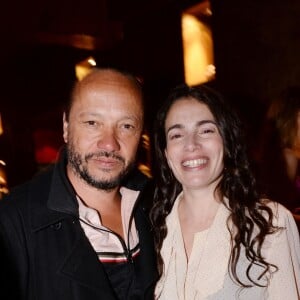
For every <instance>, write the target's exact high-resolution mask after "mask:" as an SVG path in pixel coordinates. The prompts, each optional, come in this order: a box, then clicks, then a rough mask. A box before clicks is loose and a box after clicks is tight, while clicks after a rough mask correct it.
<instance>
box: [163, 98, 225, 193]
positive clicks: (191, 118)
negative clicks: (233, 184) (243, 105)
mask: <svg viewBox="0 0 300 300" xmlns="http://www.w3.org/2000/svg"><path fill="white" fill-rule="evenodd" d="M165 133H166V149H165V154H166V158H167V160H168V164H169V166H170V168H171V170H172V171H173V173H174V176H175V177H176V178H177V180H178V181H179V182H180V183H181V184H182V186H183V189H186V188H190V189H202V188H207V187H212V188H213V189H214V188H215V186H216V185H217V184H218V182H219V180H220V177H221V174H222V170H223V166H224V165H223V153H224V146H223V141H222V138H221V135H220V133H219V130H218V128H217V125H216V123H215V120H214V117H213V115H212V113H211V112H210V110H209V108H208V107H207V106H206V105H205V104H204V103H201V102H199V101H197V100H196V99H193V98H181V99H179V100H177V101H176V102H175V103H174V104H173V105H172V106H171V108H170V110H169V112H168V114H167V118H166V122H165Z"/></svg>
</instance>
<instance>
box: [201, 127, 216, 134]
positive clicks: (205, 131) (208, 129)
mask: <svg viewBox="0 0 300 300" xmlns="http://www.w3.org/2000/svg"><path fill="white" fill-rule="evenodd" d="M214 132H215V130H214V129H211V128H206V129H203V130H202V132H201V133H204V134H206V133H214Z"/></svg>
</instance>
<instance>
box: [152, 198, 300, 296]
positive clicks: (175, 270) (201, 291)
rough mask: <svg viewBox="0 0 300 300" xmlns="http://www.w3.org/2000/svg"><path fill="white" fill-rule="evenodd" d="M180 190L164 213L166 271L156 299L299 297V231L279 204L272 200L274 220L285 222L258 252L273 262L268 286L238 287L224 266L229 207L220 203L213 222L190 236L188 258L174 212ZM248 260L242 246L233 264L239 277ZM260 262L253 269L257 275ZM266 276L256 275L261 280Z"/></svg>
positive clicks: (227, 258)
mask: <svg viewBox="0 0 300 300" xmlns="http://www.w3.org/2000/svg"><path fill="white" fill-rule="evenodd" d="M180 199H181V195H179V196H178V197H177V199H176V201H175V204H174V207H173V209H172V211H171V213H170V214H169V216H168V217H167V228H168V235H167V237H166V239H165V240H164V242H163V246H162V250H161V254H162V257H163V260H164V273H163V275H162V277H161V279H160V281H159V282H158V284H157V286H156V290H155V294H156V299H160V300H170V299H172V300H177V299H178V300H193V299H195V300H200V299H201V300H202V299H203V300H204V299H207V300H221V299H224V300H232V299H242V300H265V299H270V300H282V299H286V300H299V299H300V241H299V232H298V230H297V227H296V224H295V221H294V219H293V217H292V215H291V213H290V212H289V211H288V210H287V209H286V208H285V207H283V206H282V205H280V204H277V203H274V202H270V203H269V204H268V205H269V206H270V207H271V208H272V210H273V212H274V215H275V220H274V224H275V225H278V226H280V227H283V228H284V229H283V230H280V231H278V232H276V233H275V234H272V235H270V236H268V237H267V238H266V241H265V243H264V245H263V249H262V254H263V256H264V257H265V258H266V260H267V261H268V262H270V263H273V264H275V265H276V266H277V267H278V271H277V272H275V273H273V275H272V276H271V278H270V283H269V285H268V287H266V288H264V287H257V286H254V287H251V288H241V287H240V286H239V285H238V284H237V283H235V282H234V281H233V280H232V279H231V277H230V276H229V272H228V263H229V258H230V234H229V231H228V229H227V226H226V221H227V218H228V216H229V211H228V209H227V208H226V207H225V206H224V205H223V204H222V205H220V207H219V209H218V211H217V214H216V217H215V219H214V221H213V224H212V225H211V227H210V228H209V229H207V230H205V231H202V232H198V233H196V234H195V236H194V242H193V247H192V251H191V255H190V259H189V261H188V262H187V259H186V254H185V249H184V243H183V238H182V234H181V228H180V223H179V218H178V203H179V201H180ZM247 266H248V261H247V260H246V258H245V255H244V253H243V251H241V257H240V260H239V263H238V265H237V273H238V275H239V278H240V279H242V280H243V282H246V283H249V281H248V280H247V277H246V275H245V268H246V267H247ZM260 271H261V269H260V267H258V266H256V267H254V268H253V270H252V272H251V274H252V276H253V278H257V276H256V274H257V275H258V274H260ZM265 280H266V279H265V278H263V279H261V280H260V283H262V284H265V282H266V281H265Z"/></svg>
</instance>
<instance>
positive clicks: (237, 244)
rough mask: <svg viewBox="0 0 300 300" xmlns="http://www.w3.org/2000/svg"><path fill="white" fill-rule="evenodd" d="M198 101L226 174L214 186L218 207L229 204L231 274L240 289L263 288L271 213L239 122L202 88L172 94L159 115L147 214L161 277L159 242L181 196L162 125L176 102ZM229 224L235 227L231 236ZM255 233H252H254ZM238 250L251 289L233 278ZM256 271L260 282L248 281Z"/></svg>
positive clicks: (267, 267) (213, 94)
mask: <svg viewBox="0 0 300 300" xmlns="http://www.w3.org/2000/svg"><path fill="white" fill-rule="evenodd" d="M182 98H184V99H187V98H190V99H196V100H198V101H199V102H201V103H204V104H206V105H207V107H208V108H209V110H210V111H211V113H212V114H213V116H214V119H215V121H216V124H217V127H218V130H219V132H220V135H221V137H222V140H223V145H224V158H223V161H224V169H223V174H222V178H221V180H220V182H219V184H218V186H217V191H218V193H219V194H220V195H221V199H222V200H221V201H223V203H224V205H227V204H226V203H225V202H224V200H223V197H226V198H227V199H228V206H227V207H228V209H229V210H230V212H231V214H230V217H229V219H228V221H227V227H228V230H229V231H230V234H231V244H232V245H231V247H232V248H231V249H232V251H231V257H230V263H229V266H228V268H229V271H230V274H231V276H233V278H234V280H236V282H238V283H239V284H240V285H241V286H243V287H250V286H253V285H257V286H261V284H260V283H259V282H258V279H260V278H261V277H262V276H264V275H265V274H267V273H269V272H271V269H272V267H274V268H275V270H277V268H276V266H274V265H273V264H271V263H269V262H267V261H265V259H264V257H262V254H261V249H262V245H263V243H264V240H265V238H266V236H267V235H269V234H272V233H273V232H275V231H276V230H277V228H275V227H274V226H273V224H272V220H273V213H272V210H271V209H270V208H269V207H268V206H266V205H264V203H263V202H262V201H261V200H260V197H259V194H258V191H257V188H256V181H255V178H254V176H253V175H252V172H251V170H250V165H249V159H248V157H247V151H246V147H245V143H244V141H243V139H244V136H243V130H242V126H241V123H240V121H239V118H238V117H237V115H236V114H235V113H234V111H233V110H232V109H231V108H230V107H229V105H227V103H226V102H225V101H224V100H223V98H222V96H221V95H220V94H218V93H217V92H216V91H215V90H213V89H211V88H209V87H207V86H205V85H200V86H197V87H190V86H187V85H181V86H178V87H176V88H175V89H173V90H172V91H171V92H170V94H169V97H168V98H167V100H166V102H165V103H164V104H163V106H162V107H161V109H160V110H159V112H158V114H157V118H156V120H155V127H154V152H155V153H154V154H155V158H156V164H155V165H154V167H153V172H154V178H155V181H156V189H155V195H154V204H153V208H152V210H151V213H150V217H151V222H152V225H153V228H154V238H155V247H156V252H157V255H158V269H159V273H160V275H162V272H163V260H162V257H161V255H160V251H161V248H162V244H163V240H164V239H165V237H166V235H167V227H166V217H167V216H168V214H169V213H170V212H171V209H172V207H173V204H174V202H175V200H176V197H177V196H178V194H179V193H180V192H181V191H182V186H181V184H180V183H179V182H178V181H177V179H176V178H175V177H174V175H173V173H172V171H171V169H170V168H169V165H168V163H167V160H166V157H165V149H166V134H165V121H166V117H167V115H168V112H169V110H170V108H171V106H172V105H173V104H174V102H176V101H178V100H180V99H182ZM229 221H231V224H233V225H234V230H230V229H229V228H230V227H229ZM254 228H256V229H255V231H254ZM242 247H243V248H244V249H245V254H246V257H247V259H248V261H249V265H248V267H247V269H246V276H247V278H248V279H249V280H250V282H251V284H245V283H243V282H242V281H241V280H240V279H239V278H238V275H237V263H238V261H239V258H240V254H241V249H242ZM254 265H259V266H261V267H262V272H261V274H260V277H259V278H258V279H254V278H251V276H250V270H251V268H252V267H253V266H254Z"/></svg>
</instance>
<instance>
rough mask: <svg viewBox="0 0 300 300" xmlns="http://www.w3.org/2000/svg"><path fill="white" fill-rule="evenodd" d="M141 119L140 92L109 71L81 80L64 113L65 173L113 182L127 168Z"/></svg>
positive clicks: (100, 184) (101, 183)
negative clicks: (86, 80) (66, 163)
mask: <svg viewBox="0 0 300 300" xmlns="http://www.w3.org/2000/svg"><path fill="white" fill-rule="evenodd" d="M142 123H143V108H142V100H141V95H140V93H139V92H138V91H137V90H136V89H135V88H134V87H133V86H132V84H131V83H129V81H128V80H127V79H126V78H124V77H122V76H121V77H120V76H119V75H116V74H114V73H112V74H110V75H108V76H106V77H105V78H101V80H100V79H99V78H96V79H95V80H92V81H89V82H88V83H85V84H82V86H80V88H79V89H78V90H77V94H76V96H75V99H74V101H73V104H72V107H71V110H70V114H69V119H68V120H66V119H65V118H64V140H65V142H66V143H67V152H68V175H69V176H74V175H75V176H77V177H80V178H81V179H83V180H84V181H85V182H86V183H87V184H89V185H90V186H92V187H95V188H97V189H103V190H111V189H114V188H116V187H117V186H118V185H119V184H120V182H121V180H122V179H123V178H124V176H125V175H126V174H127V173H128V171H129V170H130V169H131V168H132V166H133V164H134V161H135V156H136V151H137V147H138V144H139V140H140V136H141V131H142Z"/></svg>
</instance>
